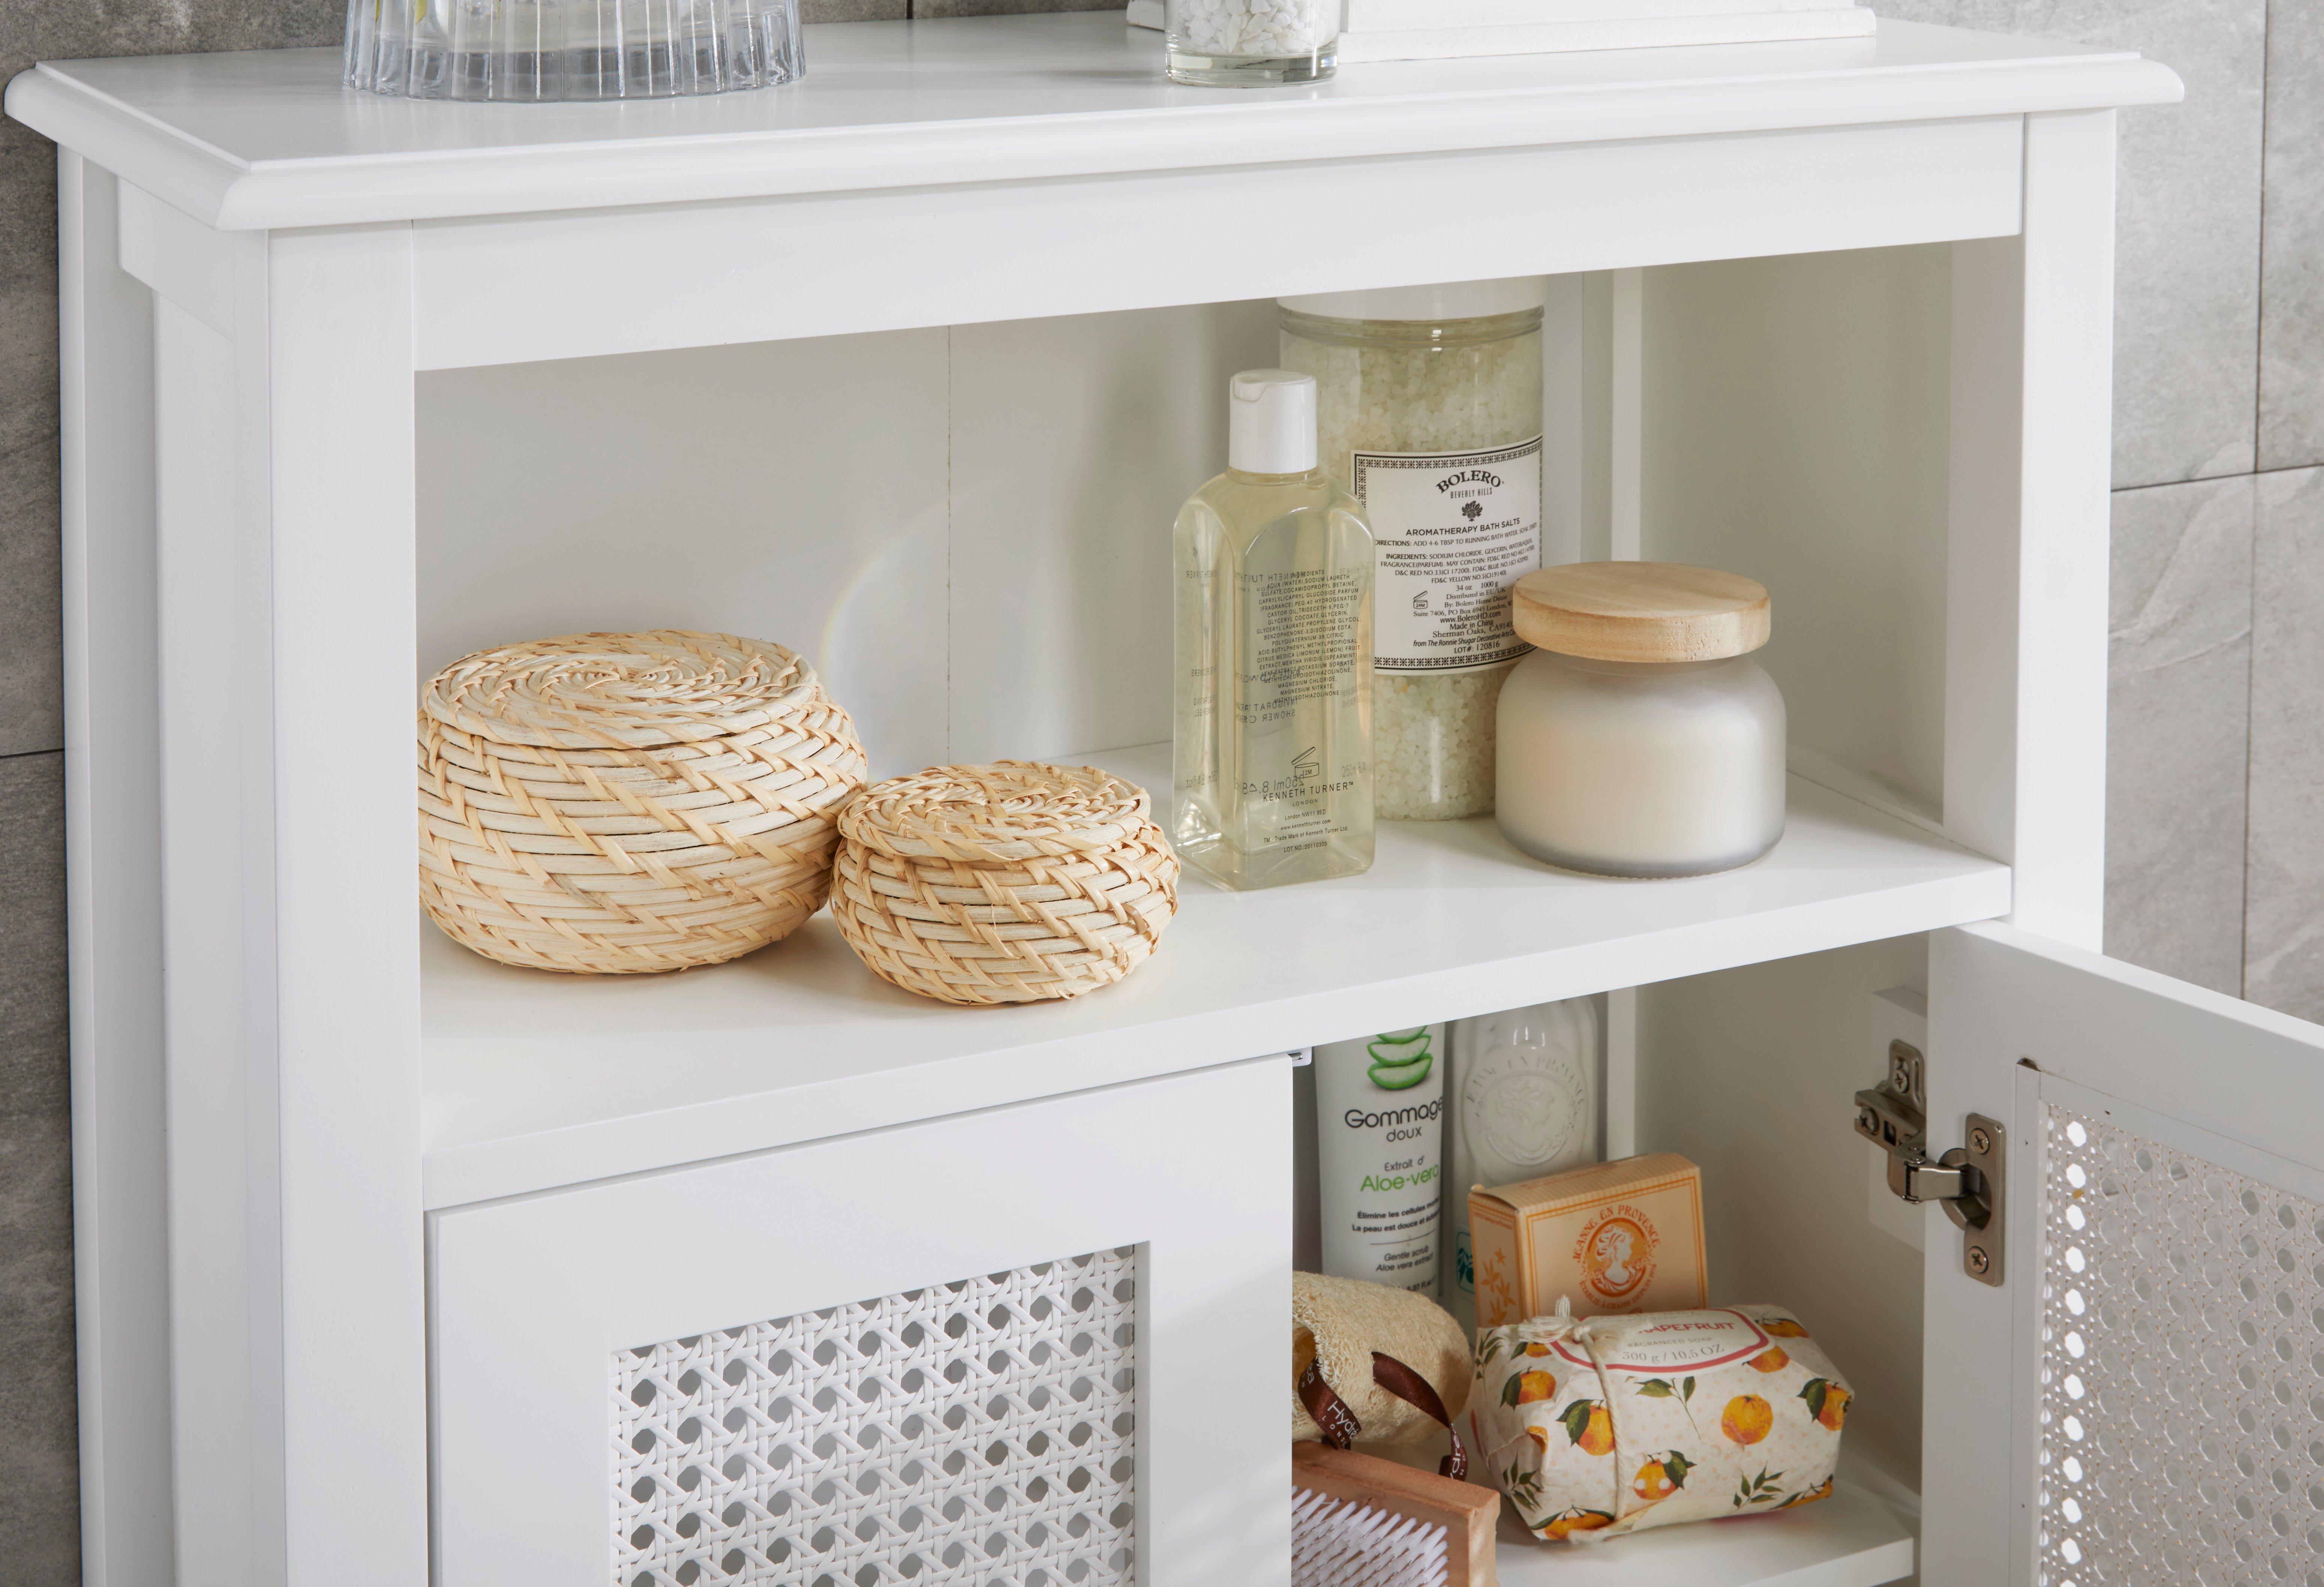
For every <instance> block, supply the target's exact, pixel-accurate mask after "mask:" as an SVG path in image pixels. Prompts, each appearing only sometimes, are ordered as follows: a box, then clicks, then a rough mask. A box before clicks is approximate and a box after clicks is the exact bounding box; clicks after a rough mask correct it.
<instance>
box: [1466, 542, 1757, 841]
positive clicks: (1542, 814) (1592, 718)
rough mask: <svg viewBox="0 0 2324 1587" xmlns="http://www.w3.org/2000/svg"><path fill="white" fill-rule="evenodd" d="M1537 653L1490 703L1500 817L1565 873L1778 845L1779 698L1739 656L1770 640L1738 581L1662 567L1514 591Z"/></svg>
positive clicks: (1744, 582) (1564, 570) (1584, 568)
mask: <svg viewBox="0 0 2324 1587" xmlns="http://www.w3.org/2000/svg"><path fill="white" fill-rule="evenodd" d="M1516 621H1517V631H1518V632H1519V633H1520V634H1522V635H1524V636H1525V638H1526V639H1527V640H1529V641H1530V642H1531V643H1532V644H1534V645H1535V647H1537V648H1536V649H1535V654H1533V655H1532V656H1528V657H1526V659H1525V660H1524V661H1523V662H1521V663H1519V664H1518V665H1517V670H1516V672H1514V673H1513V674H1510V676H1509V680H1508V683H1507V684H1505V685H1504V686H1503V688H1502V690H1501V697H1500V702H1499V729H1500V732H1499V738H1500V756H1499V776H1498V779H1497V780H1498V784H1499V787H1498V793H1499V798H1498V805H1499V812H1498V813H1499V821H1500V827H1501V830H1502V832H1503V834H1504V835H1506V836H1507V837H1508V839H1509V841H1510V842H1511V843H1513V844H1515V845H1516V846H1517V848H1518V849H1522V850H1524V851H1525V852H1526V854H1528V855H1531V856H1532V857H1533V858H1535V859H1539V860H1543V861H1545V862H1547V863H1548V864H1551V865H1555V866H1561V867H1565V868H1566V869H1569V870H1579V871H1590V872H1595V873H1599V874H1601V875H1609V876H1698V875H1701V874H1703V873H1706V872H1711V871H1720V870H1727V869H1730V868H1732V867H1736V866H1739V865H1745V864H1748V863H1749V862H1750V861H1752V860H1754V859H1757V858H1759V856H1761V855H1763V854H1765V853H1766V851H1767V850H1768V849H1771V848H1773V847H1774V846H1775V841H1776V839H1779V838H1780V837H1782V836H1783V830H1784V737H1785V724H1784V698H1783V694H1782V693H1781V692H1780V691H1779V690H1777V688H1776V687H1775V680H1774V679H1772V678H1770V677H1768V676H1767V674H1766V672H1765V671H1764V670H1762V669H1761V668H1760V666H1759V665H1758V664H1757V663H1756V662H1754V661H1752V660H1751V659H1750V658H1749V655H1748V653H1749V652H1750V651H1752V650H1756V649H1757V648H1758V647H1759V646H1761V645H1763V644H1765V643H1766V639H1767V636H1768V634H1769V632H1770V631H1771V619H1770V613H1769V603H1768V600H1767V592H1766V590H1765V589H1764V588H1763V587H1762V586H1760V585H1759V584H1757V583H1755V582H1753V581H1752V580H1749V579H1746V578H1742V577H1739V576H1738V575H1736V574H1732V573H1718V572H1715V571H1713V570H1711V569H1706V568H1693V567H1686V566H1683V565H1681V564H1671V563H1639V562H1617V563H1584V564H1572V565H1570V566H1566V567H1558V568H1545V569H1543V570H1541V571H1540V572H1539V573H1531V574H1528V575H1527V576H1526V578H1524V579H1522V580H1520V581H1519V582H1518V583H1517V597H1516Z"/></svg>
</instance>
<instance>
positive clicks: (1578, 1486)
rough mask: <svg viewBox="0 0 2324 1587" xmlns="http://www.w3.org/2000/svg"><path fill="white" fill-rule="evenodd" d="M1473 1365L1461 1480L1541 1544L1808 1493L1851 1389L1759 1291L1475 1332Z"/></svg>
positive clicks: (1798, 1499)
mask: <svg viewBox="0 0 2324 1587" xmlns="http://www.w3.org/2000/svg"><path fill="white" fill-rule="evenodd" d="M1777 1340H1781V1341H1783V1343H1782V1344H1777V1343H1776V1341H1777ZM1476 1371H1477V1381H1476V1384H1475V1386H1474V1390H1473V1391H1472V1393H1471V1398H1470V1406H1471V1421H1472V1426H1473V1431H1474V1432H1475V1435H1476V1445H1477V1448H1476V1465H1475V1466H1474V1467H1473V1468H1472V1471H1471V1481H1472V1482H1493V1483H1495V1484H1497V1485H1498V1486H1499V1488H1500V1490H1501V1491H1502V1492H1503V1493H1505V1494H1506V1495H1507V1496H1508V1501H1509V1504H1510V1507H1511V1509H1512V1510H1513V1511H1514V1513H1515V1514H1516V1515H1517V1518H1518V1519H1519V1520H1521V1521H1522V1522H1524V1524H1525V1525H1526V1527H1527V1529H1528V1530H1530V1531H1531V1532H1532V1533H1533V1534H1534V1535H1535V1537H1539V1538H1541V1539H1543V1540H1544V1541H1545V1542H1553V1543H1556V1542H1564V1543H1573V1544H1577V1545H1588V1544H1592V1543H1596V1542H1598V1541H1600V1540H1601V1539H1603V1538H1607V1537H1618V1536H1620V1535H1621V1534H1623V1533H1625V1532H1634V1531H1637V1530H1640V1529H1642V1528H1644V1527H1666V1526H1673V1525H1676V1524H1678V1523H1681V1522H1685V1521H1698V1520H1713V1519H1720V1518H1728V1517H1733V1516H1738V1515H1755V1514H1760V1513H1764V1512H1768V1511H1773V1510H1778V1509H1794V1508H1796V1507H1798V1506H1800V1505H1803V1504H1812V1503H1815V1502H1816V1501H1817V1500H1821V1499H1823V1498H1825V1497H1827V1496H1828V1495H1829V1494H1830V1493H1831V1486H1832V1472H1833V1468H1834V1466H1835V1464H1836V1463H1837V1461H1838V1459H1839V1455H1840V1432H1841V1429H1842V1427H1843V1426H1845V1425H1846V1421H1847V1416H1848V1412H1849V1408H1851V1407H1852V1406H1853V1404H1854V1402H1855V1396H1854V1391H1853V1390H1850V1389H1849V1387H1848V1384H1847V1381H1846V1380H1845V1379H1843V1378H1842V1377H1841V1376H1840V1370H1839V1368H1838V1367H1837V1366H1835V1365H1834V1364H1833V1362H1831V1358H1830V1357H1829V1356H1827V1355H1826V1354H1825V1353H1824V1352H1823V1349H1822V1347H1821V1345H1819V1344H1817V1343H1816V1342H1815V1339H1814V1337H1813V1335H1811V1334H1810V1333H1809V1332H1808V1330H1807V1329H1806V1328H1805V1327H1804V1326H1802V1325H1801V1323H1800V1321H1799V1319H1798V1318H1796V1317H1794V1316H1792V1314H1791V1313H1789V1312H1787V1311H1784V1310H1782V1309H1781V1308H1779V1307H1771V1306H1738V1307H1724V1308H1716V1309H1707V1310H1703V1311H1689V1312H1652V1313H1641V1314H1639V1315H1637V1316H1598V1317H1590V1318H1577V1317H1573V1316H1569V1315H1555V1316H1545V1317H1535V1318H1532V1319H1530V1320H1528V1321H1526V1322H1521V1323H1512V1324H1508V1325H1507V1326H1502V1327H1499V1328H1489V1329H1486V1330H1484V1331H1483V1332H1482V1333H1480V1335H1478V1340H1477V1354H1476Z"/></svg>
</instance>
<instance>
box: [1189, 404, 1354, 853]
mask: <svg viewBox="0 0 2324 1587" xmlns="http://www.w3.org/2000/svg"><path fill="white" fill-rule="evenodd" d="M1227 397H1228V401H1227V409H1228V415H1229V417H1228V427H1227V472H1224V473H1222V474H1221V475H1220V476H1219V477H1218V478H1216V479H1214V480H1213V481H1212V482H1210V483H1208V484H1206V485H1204V486H1203V488H1202V489H1201V490H1199V491H1195V492H1194V495H1193V496H1192V497H1190V498H1188V499H1187V501H1186V505H1185V507H1184V508H1182V509H1180V510H1179V513H1178V522H1177V527H1176V531H1175V536H1174V540H1175V551H1176V573H1177V577H1176V596H1175V601H1176V653H1177V654H1176V689H1175V693H1176V726H1175V733H1174V738H1173V745H1174V751H1175V755H1174V758H1175V762H1176V764H1175V766H1174V767H1173V770H1172V776H1171V784H1172V787H1171V812H1170V840H1171V843H1172V844H1173V845H1174V846H1175V847H1176V849H1177V851H1178V858H1179V859H1180V860H1182V861H1183V862H1184V863H1185V864H1186V865H1188V866H1190V867H1193V868H1194V869H1195V870H1197V871H1199V872H1201V873H1202V874H1203V876H1208V877H1209V878H1210V879H1211V880H1213V881H1214V882H1216V883H1218V884H1219V885H1221V886H1223V887H1232V888H1237V889H1248V888H1255V887H1274V886H1280V885H1283V884H1285V883H1286V882H1312V881H1318V880H1321V879H1323V878H1324V877H1327V876H1352V875H1355V874H1356V873H1358V872H1360V871H1364V870H1368V869H1369V868H1370V867H1371V863H1372V768H1371V683H1372V637H1371V627H1372V537H1371V530H1370V528H1369V527H1368V526H1367V525H1366V524H1365V522H1364V518H1363V511H1362V509H1361V508H1360V507H1359V506H1358V505H1357V504H1356V501H1355V499H1354V498H1353V497H1351V496H1350V495H1349V494H1348V493H1347V492H1346V491H1343V490H1342V489H1341V488H1340V487H1339V486H1338V485H1337V484H1335V483H1334V482H1333V479H1332V476H1331V475H1330V473H1329V472H1326V471H1325V470H1323V469H1321V468H1319V467H1317V466H1316V463H1315V381H1314V377H1312V376H1309V375H1303V374H1294V373H1292V372H1289V371H1286V370H1265V369H1263V370H1247V371H1245V372H1243V373H1241V374H1239V375H1237V376H1235V377H1234V379H1233V380H1232V381H1230V382H1229V383H1228V389H1227Z"/></svg>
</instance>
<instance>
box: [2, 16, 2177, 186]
mask: <svg viewBox="0 0 2324 1587" xmlns="http://www.w3.org/2000/svg"><path fill="white" fill-rule="evenodd" d="M807 61H808V69H807V77H806V78H805V79H804V80H802V81H800V82H798V83H795V84H791V85H788V86H787V87H779V88H767V89H760V90H755V91H752V92H746V93H739V94H729V95H721V96H711V97H705V98H696V99H660V100H638V101H631V102H626V103H611V104H588V105H469V104H447V103H424V102H415V101H411V100H403V99H390V98H383V97H381V96H376V95H373V94H367V93H361V92H357V91H355V90H351V89H347V88H344V87H341V86H340V84H339V55H338V52H337V50H252V51H245V52H242V53H236V54H218V55H174V56H171V55H162V56H145V57H133V58H126V59H121V60H76V61H62V62H48V63H44V64H42V65H41V66H39V67H36V68H34V69H32V70H31V71H29V72H26V73H23V75H21V76H19V77H18V78H16V79H15V80H14V82H13V83H11V84H10V85H9V87H8V94H7V109H8V113H9V114H10V115H13V116H14V117H15V118H16V119H17V120H19V121H22V122H24V123H25V124H29V125H31V126H32V127H33V128H34V129H35V130H37V131H39V132H42V133H46V134H47V135H48V136H50V137H51V138H53V139H55V140H56V141H57V142H60V143H61V144H63V145H64V146H65V147H67V148H69V149H72V150H75V151H78V152H79V153H81V154H82V155H84V156H86V157H87V158H88V159H90V160H92V161H96V162H97V163H98V164H99V165H102V166H104V167H106V169H108V170H113V171H115V172H116V173H118V174H119V175H121V176H122V177H124V178H125V179H128V180H130V181H132V182H134V183H135V184H136V185H137V186H139V187H142V188H146V189H147V190H148V191H150V192H152V193H153V194H154V195H155V196H156V197H161V198H163V199H166V200H168V201H169V202H170V203H171V204H173V205H175V206H177V207H179V208H180V209H182V210H184V211H186V212H187V213H188V214H190V215H192V216H195V217H196V218H197V219H199V220H201V221H204V222H205V223H207V224H209V225H217V226H219V227H222V228H226V229H231V230H249V229H263V228H272V227H291V226H305V225H353V224H363V223H376V222H396V221H409V220H421V219H446V218H456V217H463V216H492V215H505V214H514V213H522V212H538V211H543V210H551V209H579V208H597V207H608V206H628V205H638V204H655V203H673V202H704V201H715V200H719V199H732V198H742V197H777V196H782V195H790V194H802V193H828V192H842V191H850V190H861V189H867V188H894V187H904V186H914V187H918V186H926V185H930V184H952V183H962V182H977V181H1010V180H1037V179H1045V178H1057V177H1087V176H1093V175H1118V174H1126V173H1130V172H1139V171H1157V170H1185V169H1190V168H1197V167H1216V166H1221V165H1240V164H1256V163H1262V162H1273V161H1302V160H1323V159H1351V158H1358V159H1360V158H1366V157H1377V156H1382V155H1393V154H1406V153H1419V152H1431V151H1445V150H1461V149H1489V148H1501V147H1520V146H1526V145H1536V144H1553V143H1567V142H1601V141H1607V140H1615V139H1632V138H1649V137H1671V136H1711V135H1719V134H1721V133H1748V132H1758V131H1766V130H1768V129H1772V128H1781V127H1815V126H1840V125H1848V124H1870V123H1884V122H1896V121H1922V120H1934V119H1947V118H1955V117H1964V116H1987V115H2023V114H2027V113H2031V112H2039V111H2056V110H2081V109H2098V108H2106V107H2113V106H2118V105H2138V104H2154V103H2163V102H2168V101H2171V100H2174V99H2176V98H2178V97H2179V96H2180V86H2179V81H2178V79H2177V78H2175V77H2174V76H2173V75H2172V73H2171V72H2170V71H2169V70H2168V69H2166V68H2164V67H2162V66H2160V65H2157V64H2156V63H2154V62H2152V61H2148V60H2142V59H2141V58H2140V57H2138V56H2137V55H2135V54H2133V53H2130V52H2128V51H2124V50H2098V49H2093V48H2089V47H2085V46H2081V45H2075V44H2061V43H2055V42H2052V41H2039V40H2026V39H2015V38H2006V37H2003V36H2001V35H1998V34H1992V33H1977V32H1963V31H1960V30H1958V29H1950V28H1938V27H1930V26H1926V25H1923V24H1916V23H1899V22H1890V21H1886V20H1884V21H1882V23H1880V26H1879V31H1878V32H1877V33H1875V34H1873V35H1871V36H1869V37H1866V38H1860V39H1832V40H1816V41H1803V42H1793V43H1772V44H1727V45H1716V46H1707V47H1696V48H1683V49H1649V50H1591V51H1585V52H1578V53H1567V54H1545V55H1518V56H1497V57H1481V58H1474V59H1468V60H1434V61H1394V62H1380V63H1371V64H1365V65H1359V66H1349V67H1343V68H1342V69H1341V71H1340V73H1339V76H1338V77H1337V78H1335V79H1333V81H1331V82H1329V83H1324V84H1321V85H1316V86H1313V87H1297V88H1277V89H1259V90H1251V89H1212V88H1194V87H1176V86H1173V85H1171V84H1170V83H1168V82H1167V81H1166V80H1165V79H1164V78H1163V76H1162V45H1161V38H1160V35H1159V34H1157V33H1153V32H1147V31H1144V30H1140V29H1133V28H1129V27H1127V26H1125V25H1124V24H1123V23H1122V20H1121V18H1120V14H1118V13H1113V12H1078V13H1061V14H1047V15H1032V16H1008V17H978V18H960V19H948V20H942V21H928V22H917V23H833V24H825V25H820V26H816V27H810V28H809V29H807Z"/></svg>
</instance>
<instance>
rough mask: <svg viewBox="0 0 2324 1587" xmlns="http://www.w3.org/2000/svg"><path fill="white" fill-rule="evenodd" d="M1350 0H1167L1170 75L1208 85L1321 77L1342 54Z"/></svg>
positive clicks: (1268, 83) (1165, 30)
mask: <svg viewBox="0 0 2324 1587" xmlns="http://www.w3.org/2000/svg"><path fill="white" fill-rule="evenodd" d="M1346 9H1347V3H1346V0H1165V4H1164V7H1163V22H1162V31H1163V38H1164V43H1165V46H1166V50H1167V58H1168V71H1169V76H1170V80H1171V81H1173V82H1178V83H1193V84H1196V85H1199V86H1201V87H1270V86H1274V85H1277V84H1283V83H1310V82H1320V81H1322V80H1323V78H1328V77H1330V76H1331V75H1332V73H1333V69H1335V67H1336V66H1337V65H1338V61H1339V44H1340V28H1341V22H1342V16H1343V15H1344V14H1345V12H1346Z"/></svg>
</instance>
